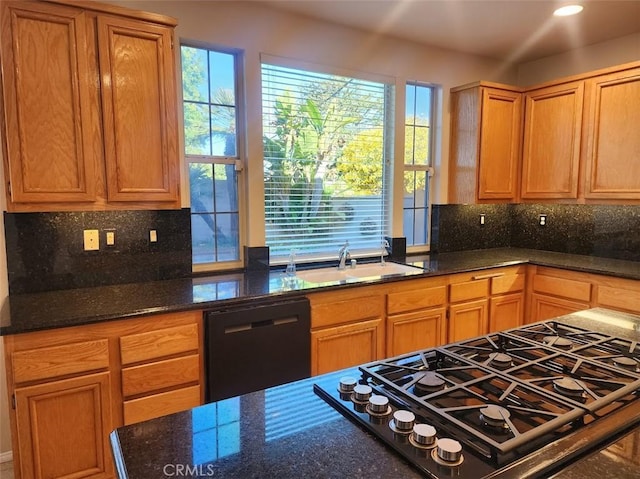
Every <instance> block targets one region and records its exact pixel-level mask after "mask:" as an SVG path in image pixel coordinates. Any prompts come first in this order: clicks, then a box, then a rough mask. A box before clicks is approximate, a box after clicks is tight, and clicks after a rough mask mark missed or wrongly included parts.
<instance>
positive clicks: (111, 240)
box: [105, 230, 116, 246]
mask: <svg viewBox="0 0 640 479" xmlns="http://www.w3.org/2000/svg"><path fill="white" fill-rule="evenodd" d="M105 240H106V241H105V242H106V243H107V246H115V245H116V232H115V231H114V230H107V231H106V234H105Z"/></svg>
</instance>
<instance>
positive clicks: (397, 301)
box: [387, 286, 447, 314]
mask: <svg viewBox="0 0 640 479" xmlns="http://www.w3.org/2000/svg"><path fill="white" fill-rule="evenodd" d="M446 301H447V288H446V287H445V286H437V287H435V288H426V289H416V290H412V291H400V292H397V293H389V294H388V295H387V312H388V314H398V313H404V312H407V311H415V310H417V309H425V308H432V307H434V306H441V305H443V304H445V303H446Z"/></svg>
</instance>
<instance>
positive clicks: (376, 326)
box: [311, 318, 385, 376]
mask: <svg viewBox="0 0 640 479" xmlns="http://www.w3.org/2000/svg"><path fill="white" fill-rule="evenodd" d="M384 355H385V354H384V327H383V322H382V319H381V318H379V319H374V320H370V321H360V322H357V323H353V324H348V325H344V326H336V327H332V328H324V329H321V330H318V331H312V332H311V358H312V362H311V374H312V375H314V376H316V375H318V374H324V373H328V372H330V371H336V370H338V369H343V368H348V367H350V366H356V365H359V364H363V363H368V362H371V361H374V360H376V359H382V358H383V357H384Z"/></svg>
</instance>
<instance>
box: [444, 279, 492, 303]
mask: <svg viewBox="0 0 640 479" xmlns="http://www.w3.org/2000/svg"><path fill="white" fill-rule="evenodd" d="M487 296H489V278H485V279H476V280H472V281H465V282H463V283H454V284H452V285H450V290H449V300H450V301H451V302H452V303H457V302H459V301H468V300H471V299H478V298H486V297H487Z"/></svg>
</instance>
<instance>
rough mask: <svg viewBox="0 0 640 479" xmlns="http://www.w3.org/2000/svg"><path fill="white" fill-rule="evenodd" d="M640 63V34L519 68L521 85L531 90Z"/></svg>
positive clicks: (525, 64) (544, 59)
mask: <svg viewBox="0 0 640 479" xmlns="http://www.w3.org/2000/svg"><path fill="white" fill-rule="evenodd" d="M638 60H640V33H634V34H632V35H627V36H624V37H620V38H616V39H614V40H610V41H608V42H602V43H596V44H595V45H589V46H587V47H584V48H576V49H575V50H571V51H570V52H567V53H563V54H561V55H554V56H551V57H547V58H542V59H540V60H536V61H534V62H528V63H523V64H521V65H518V80H517V81H518V85H520V86H529V85H535V84H538V83H543V82H546V81H550V80H554V79H556V78H561V77H565V76H570V75H577V74H579V73H584V72H588V71H592V70H599V69H601V68H607V67H612V66H615V65H620V64H622V63H629V62H635V61H638Z"/></svg>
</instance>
